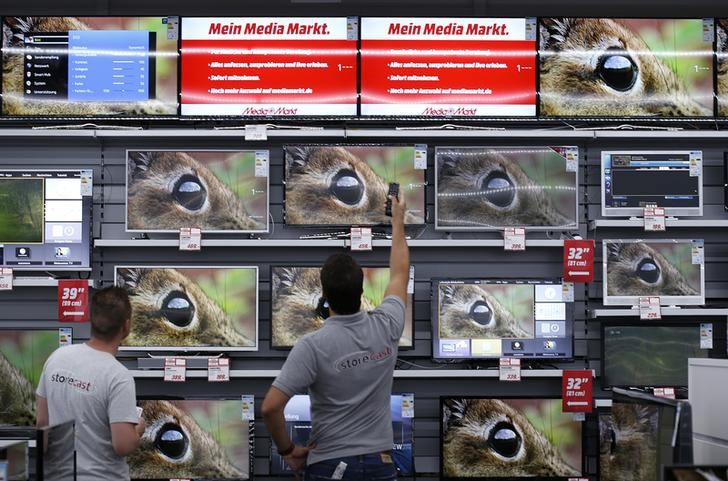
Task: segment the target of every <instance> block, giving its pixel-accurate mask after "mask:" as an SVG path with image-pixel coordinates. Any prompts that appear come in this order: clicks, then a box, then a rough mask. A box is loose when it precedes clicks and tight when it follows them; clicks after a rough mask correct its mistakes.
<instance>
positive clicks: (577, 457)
mask: <svg viewBox="0 0 728 481" xmlns="http://www.w3.org/2000/svg"><path fill="white" fill-rule="evenodd" d="M440 408H441V419H442V424H441V436H440V443H441V444H440V460H441V461H440V479H442V480H444V481H454V480H465V479H469V480H473V479H480V480H483V479H488V480H492V479H495V480H497V479H501V480H506V479H511V480H512V479H519V478H528V479H553V480H564V481H566V480H567V479H568V478H574V477H579V476H581V473H582V444H583V442H582V423H581V422H580V421H575V420H574V418H573V416H572V415H571V414H570V413H563V412H561V400H560V399H542V398H537V399H517V398H498V399H496V398H482V397H467V398H463V397H441V398H440Z"/></svg>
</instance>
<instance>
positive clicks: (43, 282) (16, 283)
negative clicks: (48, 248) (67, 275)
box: [13, 277, 96, 287]
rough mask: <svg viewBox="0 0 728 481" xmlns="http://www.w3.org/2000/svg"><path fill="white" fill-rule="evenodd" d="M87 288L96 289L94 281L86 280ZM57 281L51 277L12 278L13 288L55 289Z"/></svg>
mask: <svg viewBox="0 0 728 481" xmlns="http://www.w3.org/2000/svg"><path fill="white" fill-rule="evenodd" d="M86 280H87V281H88V285H89V287H96V281H95V280H94V279H86ZM57 286H58V279H55V278H53V277H13V287H57Z"/></svg>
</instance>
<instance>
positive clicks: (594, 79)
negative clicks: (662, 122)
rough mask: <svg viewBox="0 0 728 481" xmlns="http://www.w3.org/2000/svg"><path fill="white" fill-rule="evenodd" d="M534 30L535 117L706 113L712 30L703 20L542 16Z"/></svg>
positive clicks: (710, 98) (708, 112) (709, 107)
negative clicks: (537, 60)
mask: <svg viewBox="0 0 728 481" xmlns="http://www.w3.org/2000/svg"><path fill="white" fill-rule="evenodd" d="M711 20H712V19H711ZM711 23H712V22H711ZM539 33H540V44H539V56H540V66H539V82H540V85H539V95H540V110H539V115H541V116H544V117H561V116H568V117H573V116H580V117H582V116H583V117H707V116H712V115H713V34H712V29H710V28H708V25H706V24H704V20H702V19H699V18H698V19H608V18H563V17H561V18H548V17H542V18H540V19H539Z"/></svg>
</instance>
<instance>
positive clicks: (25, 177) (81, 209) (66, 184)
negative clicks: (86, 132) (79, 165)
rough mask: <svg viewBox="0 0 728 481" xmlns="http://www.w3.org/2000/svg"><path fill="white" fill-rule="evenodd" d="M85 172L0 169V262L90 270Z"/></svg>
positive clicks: (88, 193)
mask: <svg viewBox="0 0 728 481" xmlns="http://www.w3.org/2000/svg"><path fill="white" fill-rule="evenodd" d="M92 177H93V175H92V171H91V170H55V169H44V170H31V169H28V170H0V266H2V267H10V268H12V269H15V270H18V271H33V270H42V271H90V270H91V240H90V239H91V213H92V205H93V195H92V187H91V186H92Z"/></svg>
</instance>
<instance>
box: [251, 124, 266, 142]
mask: <svg viewBox="0 0 728 481" xmlns="http://www.w3.org/2000/svg"><path fill="white" fill-rule="evenodd" d="M245 140H268V130H267V127H266V126H265V125H258V124H255V125H246V126H245Z"/></svg>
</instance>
